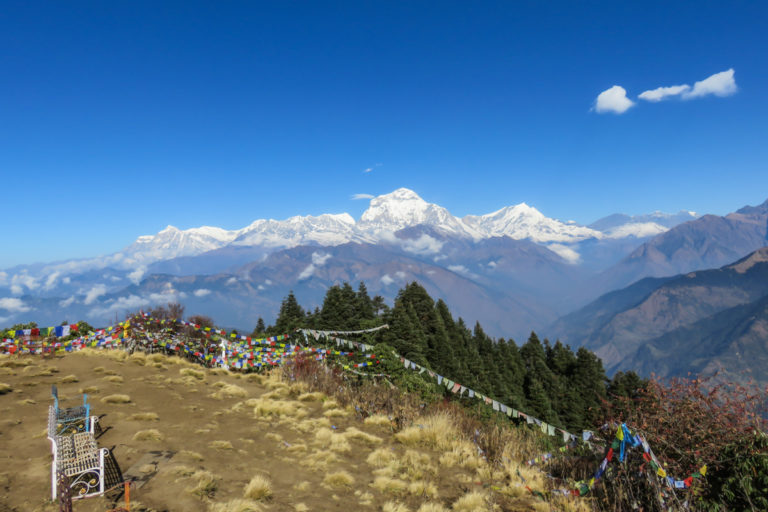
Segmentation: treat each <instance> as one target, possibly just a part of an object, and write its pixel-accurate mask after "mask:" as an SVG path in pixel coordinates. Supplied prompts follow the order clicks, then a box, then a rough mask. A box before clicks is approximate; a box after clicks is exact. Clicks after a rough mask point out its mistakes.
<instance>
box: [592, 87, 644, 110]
mask: <svg viewBox="0 0 768 512" xmlns="http://www.w3.org/2000/svg"><path fill="white" fill-rule="evenodd" d="M634 104H635V103H634V102H633V101H632V100H630V99H629V98H627V90H626V89H624V88H623V87H622V86H620V85H614V86H613V87H611V88H610V89H606V90H605V91H603V92H601V93H600V94H598V95H597V99H596V100H595V110H596V111H597V112H598V113H601V114H602V113H603V112H613V113H615V114H623V113H624V112H626V111H627V110H628V109H629V107H631V106H632V105H634Z"/></svg>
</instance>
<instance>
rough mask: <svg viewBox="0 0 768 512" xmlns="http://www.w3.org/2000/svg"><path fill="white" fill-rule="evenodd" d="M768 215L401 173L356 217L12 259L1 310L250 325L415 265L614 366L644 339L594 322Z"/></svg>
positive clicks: (765, 222) (760, 240)
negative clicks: (612, 202)
mask: <svg viewBox="0 0 768 512" xmlns="http://www.w3.org/2000/svg"><path fill="white" fill-rule="evenodd" d="M767 228H768V201H767V202H766V203H763V204H762V205H760V206H757V207H745V208H742V209H740V210H738V211H737V212H735V213H732V214H729V215H726V216H725V217H718V216H714V215H704V216H701V217H700V216H698V215H697V214H696V213H694V212H688V211H681V212H678V213H676V214H663V213H660V212H654V213H650V214H647V215H637V216H628V215H624V214H615V215H611V216H608V217H605V218H603V219H600V220H598V221H595V222H594V223H592V224H590V225H588V226H584V225H579V224H576V223H574V222H563V221H560V220H557V219H552V218H549V217H546V216H545V215H543V214H542V213H541V212H539V211H538V210H536V209H535V208H533V207H532V206H529V205H527V204H525V203H521V204H517V205H513V206H507V207H504V208H501V209H499V210H497V211H494V212H491V213H487V214H483V215H467V216H465V217H456V216H453V215H452V214H451V213H450V212H449V211H448V210H447V209H445V208H443V207H442V206H439V205H436V204H432V203H428V202H426V201H424V200H423V199H422V198H421V197H419V196H418V194H416V193H415V192H413V191H411V190H408V189H404V188H401V189H398V190H395V191H394V192H391V193H389V194H384V195H381V196H378V197H375V198H373V199H371V201H370V205H369V207H368V209H367V210H366V211H365V212H364V213H363V214H362V216H361V217H360V218H359V219H357V220H355V219H354V218H353V217H352V216H350V215H348V214H346V213H342V214H323V215H318V216H296V217H291V218H288V219H285V220H272V219H269V220H267V219H260V220H256V221H254V222H252V223H251V224H249V225H248V226H246V227H244V228H241V229H238V230H225V229H221V228H217V227H208V226H204V227H199V228H192V229H187V230H180V229H177V228H175V227H173V226H168V227H167V228H165V229H164V230H162V231H160V232H159V233H157V234H155V235H147V236H141V237H139V238H138V239H137V240H136V241H134V242H133V243H132V244H130V245H128V246H127V247H126V248H125V249H123V250H121V251H118V252H116V253H113V254H110V255H107V256H102V257H94V258H88V259H81V260H69V261H62V262H54V263H36V264H30V265H23V266H17V267H14V268H10V269H6V270H4V271H0V323H1V324H8V323H11V322H18V321H26V320H28V319H34V320H36V321H38V322H40V323H56V322H59V321H61V320H62V319H81V318H82V319H86V320H88V321H90V322H92V323H96V324H103V323H105V322H108V321H110V320H112V319H114V318H115V317H121V316H122V315H123V314H124V313H125V312H127V311H132V310H136V309H138V308H141V307H149V306H151V305H153V304H160V303H163V302H167V301H173V300H178V301H180V302H182V303H184V304H185V305H186V307H187V312H188V313H204V314H208V315H210V316H213V317H214V318H215V319H216V320H217V322H219V323H221V324H223V325H227V326H234V327H239V328H241V329H250V328H252V326H253V325H254V324H255V322H256V319H257V318H258V317H259V316H262V317H264V318H265V320H267V321H268V322H269V321H271V320H272V319H273V318H274V317H275V315H276V313H277V311H278V309H279V305H280V302H281V300H282V298H284V297H285V295H286V294H287V293H288V291H289V290H293V291H294V292H295V294H296V295H297V297H298V298H299V300H300V301H301V302H302V304H303V305H305V306H307V307H315V306H317V305H319V301H321V300H322V297H323V295H324V293H325V290H326V289H327V287H328V286H331V285H333V284H336V283H339V282H342V281H350V282H353V283H355V282H358V281H365V283H366V285H367V286H368V289H369V291H370V292H371V293H374V294H380V295H382V296H383V297H384V298H385V299H387V300H389V301H390V302H391V301H392V300H394V298H395V296H396V294H397V291H398V290H399V289H400V288H401V287H402V286H403V285H404V284H405V283H406V282H408V281H412V280H416V281H419V282H420V283H422V284H423V285H424V286H425V288H427V290H428V292H429V293H430V294H432V295H433V296H436V297H441V298H444V299H445V300H446V301H447V302H448V303H449V304H451V307H452V309H455V311H456V312H457V313H458V314H459V315H460V316H462V317H463V318H464V319H465V321H466V322H468V323H474V322H475V321H479V322H480V323H481V324H482V325H483V327H484V328H485V329H486V331H487V332H489V333H491V334H493V335H496V336H503V337H506V338H509V337H512V338H514V339H517V340H520V339H524V338H525V337H527V335H528V334H529V333H530V331H531V330H537V331H543V332H544V334H546V335H549V337H551V338H552V337H554V336H552V335H553V334H554V335H558V336H561V337H562V338H563V339H565V340H567V341H568V342H569V343H572V344H573V345H580V344H586V345H587V346H590V347H595V349H596V350H601V352H599V353H600V354H601V355H602V356H603V357H605V358H606V361H607V364H609V365H610V366H611V367H614V366H615V367H617V368H618V364H619V361H620V360H623V358H626V357H631V356H632V354H634V352H633V349H625V348H621V349H615V348H610V344H607V345H606V346H605V348H603V346H602V345H600V346H598V345H599V343H602V342H599V341H594V340H605V339H607V338H609V337H610V336H609V334H607V333H609V332H610V329H613V328H615V325H614V324H611V325H610V326H609V327H605V326H601V325H597V324H599V323H600V322H601V321H602V320H604V319H607V318H609V317H610V318H613V316H612V315H614V316H615V313H616V312H617V311H616V310H617V308H618V307H619V306H620V305H623V306H626V307H629V306H635V305H637V302H638V301H639V300H640V296H641V295H642V293H644V292H645V293H650V292H651V290H653V289H655V288H654V286H656V285H659V284H662V283H664V282H666V280H667V278H669V277H670V276H673V275H676V274H679V273H686V272H691V271H698V270H702V269H707V268H712V267H718V266H722V265H725V264H728V263H730V262H732V261H735V260H736V259H738V258H742V257H744V256H746V255H747V254H749V253H750V252H751V251H755V250H756V249H759V248H760V247H763V246H765V245H768V243H767V242H766V240H767V237H766V230H767ZM649 277H651V278H661V279H656V280H654V279H651V280H648V279H645V278H649ZM633 283H634V284H633ZM627 286H629V288H625V287H627ZM606 293H608V295H603V294H606ZM591 301H595V302H592V303H591V304H590V302H591ZM734 306H735V304H734ZM579 308H581V309H579ZM564 315H565V316H564ZM550 326H551V327H550ZM675 327H680V326H675ZM644 328H645V327H644ZM606 329H608V330H606ZM648 329H650V330H651V331H653V329H652V328H651V327H648ZM658 329H662V327H659V328H658ZM666 332H667V331H663V330H657V331H653V332H651V333H650V334H649V336H651V335H659V336H660V335H662V334H664V333H666ZM643 336H645V335H643ZM635 337H636V338H637V339H640V335H639V334H637V335H635ZM593 339H594V340H593ZM633 339H634V338H633ZM646 339H651V338H647V337H646V338H642V340H646ZM654 339H655V338H654ZM622 343H623V342H622ZM628 343H629V342H628ZM630 344H631V343H630ZM620 345H622V344H620ZM622 346H623V345H622ZM614 349H615V350H616V351H617V352H616V353H615V354H614V352H612V350H614Z"/></svg>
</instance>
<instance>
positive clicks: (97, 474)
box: [48, 432, 109, 500]
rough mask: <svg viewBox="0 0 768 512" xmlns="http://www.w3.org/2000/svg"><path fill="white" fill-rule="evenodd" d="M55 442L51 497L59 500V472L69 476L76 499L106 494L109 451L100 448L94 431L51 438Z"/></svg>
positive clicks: (53, 443)
mask: <svg viewBox="0 0 768 512" xmlns="http://www.w3.org/2000/svg"><path fill="white" fill-rule="evenodd" d="M48 439H49V440H50V441H51V451H52V452H53V464H52V465H51V499H52V500H56V494H57V473H61V474H64V475H66V476H67V477H68V478H69V487H70V489H71V490H72V498H74V499H77V498H87V497H89V496H97V495H100V494H103V493H104V486H105V460H106V459H107V457H108V456H109V450H107V449H106V448H99V447H98V445H97V444H96V438H95V437H94V435H93V432H81V433H79V434H73V435H68V436H55V437H53V438H51V437H49V438H48Z"/></svg>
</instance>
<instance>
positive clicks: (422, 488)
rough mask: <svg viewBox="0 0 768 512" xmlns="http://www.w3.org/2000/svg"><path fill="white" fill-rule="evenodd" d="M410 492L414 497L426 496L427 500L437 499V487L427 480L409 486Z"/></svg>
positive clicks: (417, 481) (414, 482)
mask: <svg viewBox="0 0 768 512" xmlns="http://www.w3.org/2000/svg"><path fill="white" fill-rule="evenodd" d="M408 492H409V493H411V494H413V495H414V496H426V497H427V498H437V496H438V494H439V493H438V491H437V486H436V485H435V484H433V483H432V482H428V481H426V480H416V481H413V482H411V483H409V484H408Z"/></svg>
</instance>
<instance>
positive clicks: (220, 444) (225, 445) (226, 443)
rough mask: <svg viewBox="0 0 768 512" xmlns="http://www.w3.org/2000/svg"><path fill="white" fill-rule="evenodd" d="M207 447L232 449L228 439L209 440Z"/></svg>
mask: <svg viewBox="0 0 768 512" xmlns="http://www.w3.org/2000/svg"><path fill="white" fill-rule="evenodd" d="M208 447H209V448H214V449H216V450H233V449H234V448H233V446H232V443H230V442H229V441H211V442H210V444H208Z"/></svg>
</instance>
